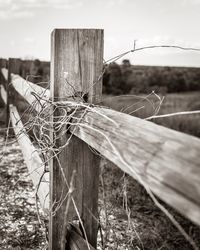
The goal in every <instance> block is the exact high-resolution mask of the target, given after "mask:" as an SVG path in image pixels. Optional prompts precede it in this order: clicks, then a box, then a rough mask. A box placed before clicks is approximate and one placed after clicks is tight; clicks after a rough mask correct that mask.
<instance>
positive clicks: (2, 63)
mask: <svg viewBox="0 0 200 250" xmlns="http://www.w3.org/2000/svg"><path fill="white" fill-rule="evenodd" d="M2 68H7V60H6V59H3V58H0V85H3V86H4V88H5V86H6V82H7V81H6V80H5V79H4V76H3V74H2V72H1V69H2ZM0 96H1V95H0ZM2 106H3V107H4V106H5V103H4V101H3V100H2V98H1V97H0V107H2ZM3 116H4V114H3ZM3 120H4V119H3ZM4 121H5V120H4Z"/></svg>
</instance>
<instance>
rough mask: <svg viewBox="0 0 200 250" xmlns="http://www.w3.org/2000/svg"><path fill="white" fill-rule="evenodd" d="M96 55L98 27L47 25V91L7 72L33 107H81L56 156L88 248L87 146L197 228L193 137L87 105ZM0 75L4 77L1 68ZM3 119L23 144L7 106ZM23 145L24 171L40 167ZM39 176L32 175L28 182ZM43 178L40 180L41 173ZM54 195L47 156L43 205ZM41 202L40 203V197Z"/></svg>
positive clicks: (197, 152)
mask: <svg viewBox="0 0 200 250" xmlns="http://www.w3.org/2000/svg"><path fill="white" fill-rule="evenodd" d="M102 56H103V33H102V30H55V31H54V32H53V33H52V58H51V90H50V91H49V90H46V89H44V88H42V87H40V86H37V85H35V84H33V83H31V82H28V81H26V80H24V79H23V78H21V77H20V76H18V75H16V74H11V78H10V79H11V83H12V86H13V87H14V89H15V90H16V91H17V92H18V93H19V94H20V95H21V96H23V97H24V98H25V99H26V101H27V102H28V103H29V104H30V105H33V107H34V108H35V110H36V111H38V112H40V111H41V110H42V109H43V106H44V105H46V104H47V103H48V100H50V102H59V101H62V103H64V102H66V109H67V108H68V105H69V104H70V105H71V106H73V107H76V106H81V107H83V106H84V108H83V109H78V111H76V113H75V114H74V116H75V117H74V119H73V120H72V121H71V122H72V124H73V125H72V126H71V127H70V131H71V133H73V137H72V140H71V141H70V144H69V145H68V146H67V147H66V148H65V149H64V150H63V151H62V152H61V153H60V154H59V156H58V158H59V162H60V163H61V166H62V167H63V170H64V173H65V174H66V177H67V180H68V182H70V178H71V176H72V171H73V170H74V169H76V171H77V176H76V181H75V188H76V191H75V192H74V194H73V197H74V200H75V202H76V204H77V209H78V211H79V213H80V216H81V219H82V222H83V225H84V228H85V231H86V235H87V238H88V241H89V242H90V243H91V245H92V246H93V247H94V248H96V237H97V226H98V223H97V221H96V220H95V219H94V216H96V215H97V201H98V168H99V162H100V159H99V157H98V156H96V155H94V154H93V153H92V152H91V151H90V150H89V149H88V145H89V146H91V147H92V148H94V149H95V150H97V151H98V152H99V153H100V154H101V155H102V156H104V157H106V158H107V159H108V160H110V161H112V162H113V163H115V165H116V166H118V167H119V168H121V169H122V170H123V171H124V172H126V173H128V174H129V175H131V176H132V177H133V178H135V179H136V180H137V181H139V182H140V183H141V184H142V185H144V186H145V187H146V188H147V190H151V191H152V192H153V193H154V194H155V195H156V196H158V197H159V198H160V199H162V200H163V201H164V202H166V203H167V204H169V205H170V206H172V207H173V208H175V209H176V210H177V211H179V212H180V213H182V214H183V215H184V216H186V217H187V218H189V219H190V220H191V221H193V222H194V223H196V224H197V225H200V187H199V185H200V140H199V139H198V138H195V137H193V136H190V135H186V134H183V133H180V132H177V131H174V130H171V129H168V128H165V127H162V126H159V125H156V124H154V123H152V122H148V121H145V120H142V119H139V118H136V117H133V116H130V115H127V114H123V113H120V112H117V111H114V110H111V109H108V108H105V107H97V106H94V105H91V104H92V103H96V102H99V101H100V99H101V89H102V86H101V81H100V79H99V76H100V75H101V71H102V67H103V65H102V61H103V58H102ZM2 72H4V73H3V74H4V75H5V76H6V70H3V71H2ZM94 82H95V84H92V83H94ZM73 91H74V92H73ZM33 93H35V94H36V95H37V96H38V97H40V104H37V105H36V99H35V95H34V94H33ZM84 93H85V94H87V101H88V102H89V103H90V104H87V103H85V102H82V101H80V98H78V97H76V96H78V95H80V94H81V95H82V96H83V94H84ZM1 95H2V96H4V97H5V96H6V90H5V89H3V87H2V86H1ZM72 96H74V99H73V100H72ZM3 99H5V98H3ZM58 115H59V111H58V112H57V113H54V114H53V117H52V121H53V120H54V119H55V118H54V116H58ZM10 116H11V119H12V124H13V126H14V130H15V133H16V134H19V133H20V131H23V133H24V135H23V134H21V135H20V138H19V143H20V145H21V147H22V148H23V147H24V145H28V144H29V145H31V142H30V141H29V140H28V138H27V135H26V133H25V131H24V130H23V125H22V123H21V122H16V121H17V120H19V117H18V113H17V110H16V108H15V107H14V106H10ZM77 121H78V122H77ZM69 136H70V135H69V134H66V136H63V137H62V138H60V139H59V140H57V141H56V143H55V147H58V148H59V146H60V145H63V143H65V142H66V140H67V139H68V138H69ZM52 139H53V134H52ZM27 148H28V147H27ZM29 149H30V150H25V152H23V154H24V157H25V159H26V162H27V165H28V167H29V171H30V172H34V169H37V168H38V166H41V165H42V161H41V159H39V158H38V155H36V156H35V158H36V159H37V161H35V160H34V157H33V155H34V152H35V151H34V148H33V147H32V146H30V147H29ZM31 156H32V157H31ZM36 162H37V163H36ZM41 174H42V173H41V172H37V173H36V174H33V176H32V179H33V182H34V184H35V185H37V183H38V179H39V177H40V176H41ZM36 175H37V176H36ZM46 178H47V181H48V176H46ZM47 192H48V187H47V183H46V179H45V180H44V182H43V183H42V185H41V192H39V196H40V200H41V203H42V202H43V204H44V200H45V199H46V198H45V197H47ZM62 192H64V193H67V192H68V189H67V188H64V181H63V178H62V174H61V172H60V170H59V164H58V161H57V160H56V159H55V158H53V160H52V161H51V162H50V204H51V205H50V207H52V205H53V203H55V202H56V201H58V200H59V198H60V197H61V193H62ZM40 193H42V194H40ZM66 205H67V204H66V202H63V205H62V206H61V208H60V209H59V212H58V213H56V214H55V215H52V213H51V211H50V244H49V247H50V249H63V245H62V233H63V227H64V226H65V225H64V221H63V216H64V214H65V209H66ZM44 207H45V208H48V201H47V200H45V204H44ZM91 211H92V213H91ZM92 214H93V215H92ZM75 215H76V211H75V209H74V207H73V206H72V207H71V208H70V215H69V220H72V219H73V218H75ZM84 244H85V243H84ZM86 247H87V246H86ZM75 249H79V248H75ZM86 249H87V248H86Z"/></svg>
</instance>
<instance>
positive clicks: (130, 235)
mask: <svg viewBox="0 0 200 250" xmlns="http://www.w3.org/2000/svg"><path fill="white" fill-rule="evenodd" d="M199 97H200V92H190V93H184V94H168V95H167V96H166V97H165V98H164V101H163V103H162V105H161V107H160V111H159V113H158V114H168V113H173V112H180V111H188V110H195V109H200V105H199V99H200V98H199ZM102 105H104V106H107V107H110V108H113V109H116V110H118V111H123V112H126V113H129V114H132V115H135V116H137V117H141V118H147V117H150V116H152V115H154V114H155V110H156V108H157V107H159V105H160V100H159V98H158V97H156V96H155V95H151V96H149V97H148V98H145V96H119V97H112V96H104V97H103V102H102ZM154 122H157V123H159V124H162V125H164V126H167V127H170V128H172V129H176V130H178V131H182V132H185V133H189V134H192V135H195V136H199V137H200V115H182V116H174V117H168V118H160V119H155V120H154ZM101 176H102V177H103V178H102V179H103V181H104V184H103V187H104V191H102V185H100V197H101V199H102V200H103V198H102V194H104V197H105V198H106V202H105V204H107V205H106V206H107V208H106V209H107V216H108V218H109V217H111V216H112V217H113V218H114V220H112V226H110V228H111V229H110V230H111V232H114V233H112V234H111V233H110V234H109V236H108V238H114V242H115V243H116V245H115V247H114V248H106V249H121V248H120V247H118V245H117V244H118V243H119V242H120V237H118V236H116V235H117V228H118V226H119V225H120V227H122V226H124V228H123V230H124V234H123V236H122V235H121V237H122V238H123V241H124V242H125V243H124V244H125V246H126V247H124V248H122V249H128V250H129V249H130V250H131V249H137V250H155V249H159V250H161V249H162V250H192V249H194V248H193V247H192V246H191V245H190V244H189V243H188V242H187V241H186V240H185V239H184V237H183V235H182V234H181V233H180V232H179V231H178V230H177V229H176V228H175V227H174V226H173V225H172V223H171V222H170V220H169V219H168V218H167V217H166V216H165V215H164V214H163V213H162V212H161V211H160V210H159V209H158V207H157V206H156V205H155V204H154V203H153V201H152V200H151V199H150V197H149V196H148V195H147V193H146V191H145V190H144V188H143V187H142V186H141V185H140V184H139V183H138V182H137V181H135V180H134V179H133V178H131V177H130V176H128V175H126V174H124V173H123V172H122V171H121V170H120V169H119V168H117V167H116V166H114V164H112V163H111V162H109V161H106V162H105V164H104V166H103V167H102V168H101ZM160 202H161V203H162V204H163V202H162V201H160ZM163 205H164V206H165V207H166V208H167V210H168V211H169V212H170V213H171V214H172V215H173V216H174V217H175V219H176V220H177V221H178V222H179V223H180V225H182V227H183V228H184V230H185V231H186V232H187V233H188V234H189V235H190V237H191V238H193V240H194V241H195V242H196V244H197V246H200V228H199V227H197V226H195V225H194V224H193V223H191V222H190V221H189V220H187V219H185V218H184V217H183V216H181V215H180V214H179V213H177V212H176V211H175V210H174V209H172V208H171V207H169V206H167V205H166V204H163ZM106 206H105V207H106ZM113 221H114V222H115V223H114V222H113ZM107 224H108V225H109V223H107ZM108 229H109V226H108ZM108 232H109V230H108Z"/></svg>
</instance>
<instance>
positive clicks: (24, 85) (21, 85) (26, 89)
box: [11, 74, 50, 112]
mask: <svg viewBox="0 0 200 250" xmlns="http://www.w3.org/2000/svg"><path fill="white" fill-rule="evenodd" d="M11 83H12V85H13V87H14V88H15V90H16V91H17V92H18V93H19V94H20V95H21V96H22V97H24V99H25V100H26V101H27V102H28V103H29V104H30V105H32V106H33V108H34V109H35V110H36V111H37V112H40V111H41V110H42V108H43V106H44V105H45V104H46V100H49V96H50V91H49V90H48V89H44V88H42V87H40V86H38V85H36V84H34V83H32V82H29V81H27V80H24V79H23V78H22V77H20V76H19V75H16V74H11ZM33 93H36V94H37V96H39V97H40V101H39V102H38V101H37V100H36V97H35V96H34V95H33Z"/></svg>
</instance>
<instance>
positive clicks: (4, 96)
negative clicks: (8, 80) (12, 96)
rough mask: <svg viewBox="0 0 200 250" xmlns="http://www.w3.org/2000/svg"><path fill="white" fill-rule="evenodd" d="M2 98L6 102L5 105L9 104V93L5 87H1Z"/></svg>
mask: <svg viewBox="0 0 200 250" xmlns="http://www.w3.org/2000/svg"><path fill="white" fill-rule="evenodd" d="M0 91H1V98H2V100H3V101H4V104H7V92H6V90H5V88H4V86H3V85H0Z"/></svg>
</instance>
